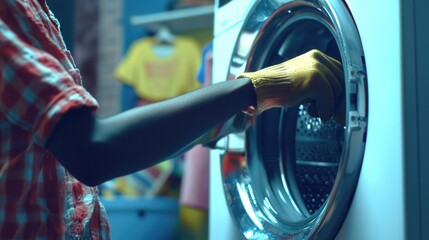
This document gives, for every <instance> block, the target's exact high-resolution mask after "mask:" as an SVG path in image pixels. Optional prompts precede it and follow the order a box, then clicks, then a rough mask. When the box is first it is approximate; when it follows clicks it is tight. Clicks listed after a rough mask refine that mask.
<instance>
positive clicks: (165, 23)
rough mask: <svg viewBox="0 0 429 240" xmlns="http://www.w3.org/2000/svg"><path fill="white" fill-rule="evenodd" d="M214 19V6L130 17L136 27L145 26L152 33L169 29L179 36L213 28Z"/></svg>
mask: <svg viewBox="0 0 429 240" xmlns="http://www.w3.org/2000/svg"><path fill="white" fill-rule="evenodd" d="M213 18H214V5H204V6H198V7H188V8H183V9H177V10H172V11H166V12H161V13H154V14H148V15H135V16H131V17H130V23H131V25H134V26H144V27H146V28H148V29H149V30H152V31H158V30H159V29H160V28H162V27H167V28H168V29H170V30H171V31H172V32H173V33H176V34H177V33H182V32H187V31H192V30H199V29H207V28H212V27H213V22H214V21H213Z"/></svg>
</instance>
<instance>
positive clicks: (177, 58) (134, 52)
mask: <svg viewBox="0 0 429 240" xmlns="http://www.w3.org/2000/svg"><path fill="white" fill-rule="evenodd" d="M157 47H159V45H157V42H156V40H155V39H154V38H152V37H146V38H143V39H140V40H137V41H135V42H134V43H133V44H132V45H131V47H130V49H129V51H128V52H127V54H126V56H125V57H124V59H123V60H122V61H121V62H120V64H119V65H118V67H117V68H116V71H115V77H116V78H118V79H119V80H120V81H122V82H123V83H125V84H127V85H130V86H132V87H133V88H134V90H135V92H136V94H137V96H139V97H140V98H142V99H145V100H149V101H153V102H157V101H161V100H165V99H168V98H172V97H175V96H178V95H181V94H184V93H187V92H190V91H192V90H195V89H197V88H199V87H200V86H201V85H200V83H199V82H198V80H197V79H196V73H197V71H198V68H199V66H200V54H201V49H200V47H199V45H198V43H197V42H196V41H195V40H193V39H192V38H189V37H184V36H183V37H182V36H177V37H176V38H175V40H174V43H172V46H171V47H172V49H171V53H169V54H167V55H165V56H163V55H162V54H157V53H156V51H155V50H156V48H157Z"/></svg>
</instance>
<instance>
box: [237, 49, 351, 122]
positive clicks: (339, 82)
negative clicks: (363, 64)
mask: <svg viewBox="0 0 429 240" xmlns="http://www.w3.org/2000/svg"><path fill="white" fill-rule="evenodd" d="M237 78H249V79H250V80H251V81H252V83H253V85H254V86H255V92H256V97H257V108H256V113H257V114H259V113H262V112H263V111H265V110H267V109H270V108H273V107H281V106H285V107H291V106H295V105H297V104H302V103H311V104H310V107H309V114H310V115H312V116H313V117H320V118H321V119H322V120H323V121H327V120H328V119H329V118H330V117H331V116H334V118H335V120H337V121H338V122H339V123H341V124H344V117H345V116H344V112H345V110H344V108H345V102H344V95H345V94H344V74H343V70H342V65H341V63H340V62H338V61H337V60H335V59H333V58H331V57H329V56H327V55H325V54H324V53H322V52H321V51H319V50H311V51H309V52H307V53H305V54H302V55H300V56H298V57H295V58H293V59H290V60H288V61H285V62H283V63H280V64H277V65H274V66H270V67H267V68H264V69H261V70H258V71H256V72H246V73H243V74H240V75H239V76H237Z"/></svg>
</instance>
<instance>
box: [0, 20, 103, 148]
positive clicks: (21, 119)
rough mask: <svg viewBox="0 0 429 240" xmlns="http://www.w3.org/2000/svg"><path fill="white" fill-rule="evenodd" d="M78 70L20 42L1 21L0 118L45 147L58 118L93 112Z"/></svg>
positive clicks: (90, 97)
mask: <svg viewBox="0 0 429 240" xmlns="http://www.w3.org/2000/svg"><path fill="white" fill-rule="evenodd" d="M73 76H74V77H75V78H79V79H80V74H79V71H78V70H77V69H71V70H66V69H64V67H63V66H62V65H61V63H59V62H58V61H57V60H56V59H55V58H54V57H53V56H51V55H50V54H48V53H46V52H44V51H42V50H40V49H37V48H35V47H32V46H30V45H28V44H26V43H25V42H23V41H21V40H20V39H19V37H18V36H17V35H16V34H15V33H13V32H12V31H11V30H10V29H9V28H8V27H7V26H6V24H4V22H3V21H1V20H0V114H1V116H2V119H6V121H9V122H10V123H12V124H14V125H16V126H19V127H20V128H22V129H23V130H25V131H28V132H30V136H31V137H32V139H33V141H35V142H36V143H37V144H39V145H41V146H44V145H45V143H46V141H47V139H48V138H49V137H50V135H51V133H52V131H53V130H54V128H55V126H56V124H57V123H58V121H59V120H60V118H61V116H62V115H63V114H64V113H66V112H67V111H68V110H70V109H72V108H81V107H88V108H90V109H92V110H93V111H95V109H96V108H97V107H98V105H97V102H96V101H95V99H94V98H93V97H92V96H91V95H90V94H89V93H88V92H87V91H86V90H85V89H84V88H83V87H82V86H80V85H78V84H77V83H76V82H75V80H74V78H73Z"/></svg>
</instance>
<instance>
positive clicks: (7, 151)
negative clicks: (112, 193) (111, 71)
mask: <svg viewBox="0 0 429 240" xmlns="http://www.w3.org/2000/svg"><path fill="white" fill-rule="evenodd" d="M80 107H87V108H90V109H92V110H94V111H95V109H97V102H96V101H95V100H94V99H93V98H92V96H91V95H90V94H89V93H88V92H86V91H85V90H84V89H83V88H82V87H81V76H80V74H79V71H78V69H76V66H75V64H74V61H73V59H72V57H71V55H70V53H69V51H67V50H66V47H65V45H64V42H63V39H62V37H61V34H60V32H59V25H58V22H57V20H56V19H55V18H54V17H53V15H52V14H51V12H50V11H49V9H48V7H47V5H46V2H45V0H2V1H0V239H109V238H110V237H109V224H108V222H107V218H106V213H105V210H104V208H103V206H102V205H101V204H100V201H99V198H98V191H97V189H96V188H90V187H87V186H84V185H83V184H81V183H80V182H78V181H77V180H76V179H75V178H73V177H72V176H71V175H70V174H69V173H68V172H67V171H66V170H65V169H64V167H63V166H61V165H60V164H59V162H58V161H57V160H56V159H55V158H54V156H53V155H52V154H51V153H50V152H49V151H48V150H46V149H45V148H44V146H45V144H46V141H47V139H48V138H49V136H50V134H51V133H52V131H53V129H54V128H55V126H56V124H57V123H58V121H59V119H60V117H61V116H62V115H63V114H64V113H66V112H67V111H69V110H70V109H72V108H80Z"/></svg>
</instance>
